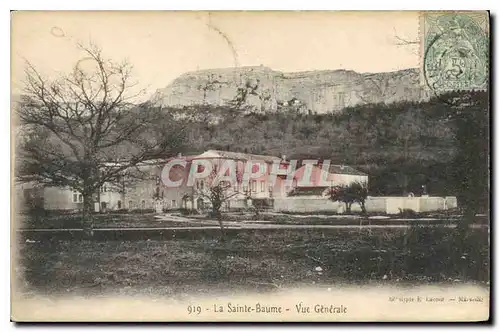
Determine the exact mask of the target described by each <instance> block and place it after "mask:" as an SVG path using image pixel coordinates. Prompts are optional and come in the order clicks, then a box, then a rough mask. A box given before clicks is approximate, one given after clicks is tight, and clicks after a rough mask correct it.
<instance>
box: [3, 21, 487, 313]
mask: <svg viewBox="0 0 500 332" xmlns="http://www.w3.org/2000/svg"><path fill="white" fill-rule="evenodd" d="M11 21H12V48H11V49H12V54H11V56H12V62H11V64H12V81H11V82H12V89H11V99H12V107H11V114H12V124H11V128H12V133H11V135H12V136H11V137H12V151H13V154H12V159H11V163H12V182H11V184H12V189H11V193H12V194H11V206H12V210H13V213H12V220H11V226H12V227H11V229H12V231H11V241H12V245H11V248H12V250H11V255H12V260H11V261H12V265H11V289H12V296H11V319H12V320H13V321H16V322H38V321H44V322H47V321H48V322H63V321H64V322H88V321H92V322H98V321H99V322H174V321H175V322H465V321H467V322H470V321H474V322H484V321H488V320H489V317H490V205H489V203H490V168H489V165H490V150H489V146H490V145H489V131H490V113H489V112H490V99H489V84H490V81H489V80H490V17H489V12H487V11H439V12H429V11H392V12H391V11H386V12H384V11H377V12H371V11H364V12H361V11H359V12H356V11H346V12H341V11H339V12H319V11H316V12H300V11H296V12H286V11H283V12H279V11H275V12H264V11H262V12H252V11H247V12H243V11H242V12H237V11H229V12H203V11H191V12H187V11H186V12H183V11H178V12H154V11H151V12H118V11H116V12H113V11H109V12H104V11H102V12H97V11H93V12H92V11H88V12H85V11H80V12H77V11H73V12H70V11H67V12H64V11H62V12H49V11H38V12H37V11H33V12H23V11H17V12H13V13H12V16H11Z"/></svg>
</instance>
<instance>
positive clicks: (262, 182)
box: [260, 181, 266, 192]
mask: <svg viewBox="0 0 500 332" xmlns="http://www.w3.org/2000/svg"><path fill="white" fill-rule="evenodd" d="M264 191H266V183H265V182H264V181H260V192H264Z"/></svg>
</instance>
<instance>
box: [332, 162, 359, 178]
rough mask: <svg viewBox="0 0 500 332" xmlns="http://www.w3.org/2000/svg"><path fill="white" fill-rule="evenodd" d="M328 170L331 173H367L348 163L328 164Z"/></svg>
mask: <svg viewBox="0 0 500 332" xmlns="http://www.w3.org/2000/svg"><path fill="white" fill-rule="evenodd" d="M328 172H329V173H331V174H346V175H362V176H367V175H368V174H366V173H363V172H361V171H358V170H357V169H355V168H353V167H351V166H348V165H330V167H329V168H328Z"/></svg>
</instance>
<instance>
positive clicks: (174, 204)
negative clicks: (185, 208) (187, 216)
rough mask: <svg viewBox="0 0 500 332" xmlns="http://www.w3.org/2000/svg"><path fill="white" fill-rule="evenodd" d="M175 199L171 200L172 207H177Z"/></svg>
mask: <svg viewBox="0 0 500 332" xmlns="http://www.w3.org/2000/svg"><path fill="white" fill-rule="evenodd" d="M176 203H177V202H176V201H175V199H173V200H172V207H177V205H176Z"/></svg>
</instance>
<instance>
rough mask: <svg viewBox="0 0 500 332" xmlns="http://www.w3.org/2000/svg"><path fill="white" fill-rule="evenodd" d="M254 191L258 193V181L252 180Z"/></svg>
mask: <svg viewBox="0 0 500 332" xmlns="http://www.w3.org/2000/svg"><path fill="white" fill-rule="evenodd" d="M252 191H253V192H254V193H255V192H257V181H255V180H252Z"/></svg>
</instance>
